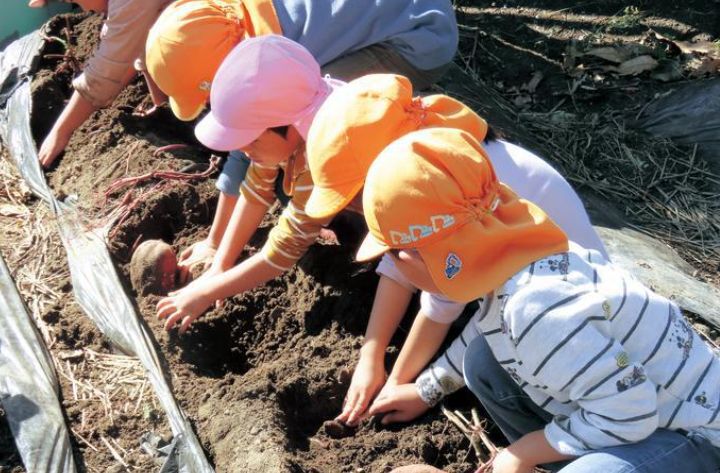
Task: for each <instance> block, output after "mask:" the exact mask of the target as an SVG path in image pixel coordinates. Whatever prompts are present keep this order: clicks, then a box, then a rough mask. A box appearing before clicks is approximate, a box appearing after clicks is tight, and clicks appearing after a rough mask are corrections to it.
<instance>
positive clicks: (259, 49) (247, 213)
mask: <svg viewBox="0 0 720 473" xmlns="http://www.w3.org/2000/svg"><path fill="white" fill-rule="evenodd" d="M340 85H342V82H339V81H336V80H333V79H330V78H327V77H326V78H323V77H322V76H321V74H320V66H319V65H318V64H317V62H315V60H314V59H313V57H312V55H310V53H309V52H308V51H307V50H306V49H305V48H303V47H302V46H301V45H300V44H298V43H295V42H294V41H291V40H289V39H287V38H284V37H282V36H277V35H268V36H262V37H259V38H250V39H248V40H246V41H243V42H242V43H241V44H239V45H238V46H237V47H236V48H235V49H234V50H233V51H232V53H230V55H229V56H228V58H227V59H226V60H225V62H224V63H223V64H222V66H221V67H220V69H219V70H218V73H217V75H216V77H215V80H214V81H213V87H212V94H211V101H212V110H211V112H210V113H209V114H208V115H207V116H206V117H205V118H204V119H203V120H202V121H201V122H200V123H199V124H198V126H197V127H196V130H195V132H196V135H197V137H198V139H199V140H200V141H201V142H202V143H203V144H205V145H206V146H208V147H210V148H213V149H218V150H228V149H241V150H243V151H244V152H246V153H247V154H248V155H249V156H250V157H251V158H252V160H253V162H252V165H251V166H250V169H249V171H248V174H247V178H246V179H245V181H244V182H243V183H242V186H241V188H240V191H241V195H240V197H239V199H238V202H237V205H235V207H234V210H233V212H232V216H231V218H230V219H229V222H228V227H227V230H226V231H225V232H224V236H223V238H222V242H221V244H220V247H219V249H218V252H217V254H216V255H215V257H214V259H213V262H212V265H211V266H210V269H209V270H208V271H207V272H206V273H205V274H204V275H203V276H202V277H200V278H199V279H197V280H195V281H193V282H192V283H191V284H190V285H188V286H187V287H185V288H183V289H181V290H180V291H177V292H175V293H172V294H170V296H169V297H167V298H164V299H162V300H161V301H160V302H159V303H158V311H157V314H158V317H159V318H161V319H162V318H164V319H167V322H166V325H165V326H166V329H168V330H170V329H171V328H172V327H174V326H175V325H179V326H180V331H181V332H184V331H185V330H187V328H188V327H189V326H190V324H191V323H192V322H193V321H194V320H195V319H196V318H197V317H199V316H200V315H201V314H202V313H203V312H205V310H206V309H207V308H208V307H209V306H210V305H211V304H212V303H213V301H216V300H222V299H225V298H227V297H230V296H232V295H235V294H238V293H241V292H244V291H247V290H250V289H252V288H254V287H256V286H258V285H260V284H263V283H265V282H267V281H269V280H271V279H273V278H275V277H276V276H279V275H280V274H282V273H283V272H284V271H286V270H287V269H289V268H291V267H292V266H293V265H294V264H295V262H296V261H297V260H298V259H299V258H300V257H301V256H302V255H303V254H304V252H305V251H306V250H307V248H308V247H309V246H310V245H312V244H313V243H314V242H315V240H316V239H317V237H318V235H319V231H320V229H321V228H322V227H323V225H325V224H327V223H328V222H329V219H325V220H316V219H310V218H308V217H307V216H306V215H305V212H304V211H303V209H304V207H305V201H306V200H307V198H308V195H309V194H310V190H311V189H312V180H311V177H310V172H309V171H308V170H307V168H306V166H305V139H306V137H307V132H308V128H309V127H310V124H311V122H312V120H313V117H314V116H315V113H316V111H317V109H318V108H319V107H320V105H321V104H322V103H323V101H324V100H325V98H326V97H327V96H328V95H329V94H330V93H331V91H332V90H333V88H335V87H338V86H340ZM248 110H252V113H248ZM280 170H283V171H284V179H283V184H284V189H285V192H286V193H287V194H288V195H291V196H292V199H291V200H290V202H289V203H288V205H287V207H286V208H285V209H284V211H283V212H282V214H281V216H280V219H279V221H278V224H277V225H276V226H275V228H274V229H273V230H272V231H271V233H270V235H269V237H268V241H267V243H266V244H265V246H264V247H263V249H262V251H260V252H258V253H257V254H255V255H253V256H251V257H250V258H248V259H247V260H245V261H243V262H242V263H240V264H238V265H237V266H235V267H233V265H234V264H235V263H236V261H237V259H238V257H239V256H240V253H241V252H242V250H243V248H244V247H245V244H246V243H247V242H248V240H249V239H250V237H251V236H252V235H253V233H254V232H255V231H256V230H257V228H258V226H259V225H260V223H261V221H262V219H263V217H264V216H265V214H266V213H267V211H268V209H269V208H270V206H271V205H272V204H273V202H274V200H275V185H274V183H275V180H276V177H277V176H278V173H279V171H280Z"/></svg>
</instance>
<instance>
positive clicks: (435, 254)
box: [418, 222, 567, 302]
mask: <svg viewBox="0 0 720 473" xmlns="http://www.w3.org/2000/svg"><path fill="white" fill-rule="evenodd" d="M553 225H554V224H553ZM538 238H542V236H541V235H537V238H536V236H534V235H528V236H526V237H525V238H524V239H523V240H518V239H517V238H513V237H512V236H510V237H508V235H507V233H506V232H495V234H494V235H492V236H491V235H489V234H488V232H487V227H485V226H483V224H482V223H480V222H470V223H468V224H466V225H463V226H462V227H461V228H460V229H458V230H457V231H456V232H454V233H453V234H451V235H449V236H448V237H447V238H444V239H442V240H439V241H437V242H435V243H433V244H431V245H426V246H423V247H420V248H418V251H419V252H420V256H422V258H423V261H424V262H425V264H426V265H427V268H428V271H429V272H430V276H431V277H432V279H433V282H434V283H435V285H436V286H437V288H438V289H439V290H440V292H441V293H443V294H444V295H445V296H447V297H448V298H450V299H451V300H453V301H457V302H470V301H472V300H475V299H478V298H480V297H483V296H485V295H486V294H488V293H489V292H491V291H494V290H496V289H498V288H499V287H501V286H502V285H503V284H505V282H506V281H507V280H508V279H510V278H511V277H512V276H513V275H515V274H516V273H517V272H518V271H520V270H521V269H523V268H524V267H526V266H527V265H529V264H530V263H532V262H533V261H536V260H538V259H540V258H544V257H545V256H548V255H551V254H555V253H559V252H563V251H567V240H558V241H556V242H554V241H551V242H549V243H548V244H547V245H544V246H540V247H538V246H537V245H536V244H535V243H534V241H537V239H538ZM479 245H486V247H487V246H490V247H492V248H493V250H492V251H476V250H477V249H478V248H480V246H479ZM486 250H487V248H486ZM451 258H455V259H456V260H455V261H451Z"/></svg>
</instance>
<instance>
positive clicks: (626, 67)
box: [605, 55, 659, 76]
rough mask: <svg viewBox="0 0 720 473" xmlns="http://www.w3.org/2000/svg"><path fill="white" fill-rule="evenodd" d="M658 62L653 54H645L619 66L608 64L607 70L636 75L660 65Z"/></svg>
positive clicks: (624, 74)
mask: <svg viewBox="0 0 720 473" xmlns="http://www.w3.org/2000/svg"><path fill="white" fill-rule="evenodd" d="M658 64H659V63H658V62H657V61H656V60H655V59H653V58H652V57H651V56H648V55H643V56H638V57H636V58H633V59H630V60H627V61H625V62H623V63H622V64H620V65H619V66H617V67H615V66H607V67H605V70H606V71H612V72H615V73H617V74H618V75H621V76H631V75H632V76H636V75H638V74H642V73H643V72H645V71H651V70H653V69H655V68H656V67H657V66H658Z"/></svg>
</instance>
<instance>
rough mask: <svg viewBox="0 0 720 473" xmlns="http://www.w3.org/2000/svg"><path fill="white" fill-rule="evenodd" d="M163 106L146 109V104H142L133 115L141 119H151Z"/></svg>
mask: <svg viewBox="0 0 720 473" xmlns="http://www.w3.org/2000/svg"><path fill="white" fill-rule="evenodd" d="M160 107H161V105H154V104H153V105H152V106H150V107H145V106H144V104H140V105H138V106H137V108H135V110H133V112H132V115H133V117H139V118H145V117H149V116H150V115H152V114H154V113H155V112H157V111H158V109H160Z"/></svg>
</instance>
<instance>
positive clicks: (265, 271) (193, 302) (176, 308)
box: [157, 253, 283, 333]
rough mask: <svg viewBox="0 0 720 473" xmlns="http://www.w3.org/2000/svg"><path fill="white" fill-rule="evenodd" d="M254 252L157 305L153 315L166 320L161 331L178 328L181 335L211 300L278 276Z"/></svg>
mask: <svg viewBox="0 0 720 473" xmlns="http://www.w3.org/2000/svg"><path fill="white" fill-rule="evenodd" d="M282 272H283V271H282V270H280V269H278V268H276V267H274V266H272V265H270V264H269V263H268V262H267V261H266V260H265V259H264V256H263V255H262V254H261V253H256V254H254V255H253V256H251V257H250V258H248V259H246V260H245V261H243V262H242V263H240V264H238V265H237V266H235V267H234V268H232V269H230V270H228V271H225V272H223V273H219V274H214V275H212V276H203V277H201V278H199V279H197V280H196V281H193V282H192V283H191V284H190V285H189V286H187V287H186V288H184V289H181V290H180V291H176V292H173V293H170V295H169V296H168V297H165V298H163V299H161V300H160V302H158V305H157V316H158V318H159V319H166V322H165V329H166V330H170V329H172V328H173V327H174V326H175V325H178V324H179V325H180V333H184V332H185V331H186V330H187V329H188V328H189V327H190V324H192V323H193V322H194V321H195V320H196V319H197V318H198V317H200V316H201V315H202V314H203V313H204V312H205V311H206V310H207V309H208V308H209V307H210V306H211V305H212V303H213V302H214V301H217V300H222V299H225V298H228V297H231V296H234V295H235V294H239V293H242V292H245V291H248V290H250V289H253V288H255V287H257V286H259V285H261V284H264V283H265V282H267V281H269V280H271V279H273V278H276V277H277V276H279V275H280V274H282Z"/></svg>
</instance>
